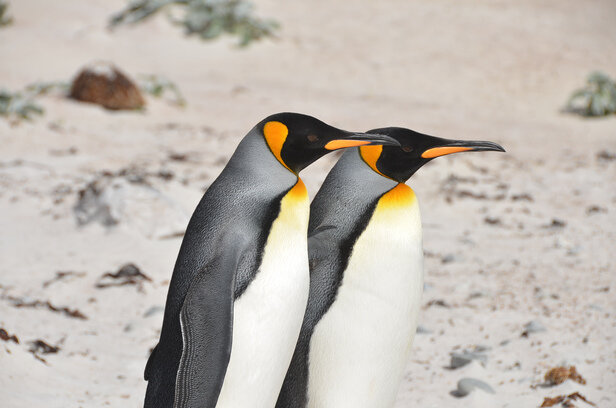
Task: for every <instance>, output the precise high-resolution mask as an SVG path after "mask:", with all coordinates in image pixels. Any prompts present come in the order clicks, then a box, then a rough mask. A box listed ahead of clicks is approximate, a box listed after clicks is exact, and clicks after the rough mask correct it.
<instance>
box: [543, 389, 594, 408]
mask: <svg viewBox="0 0 616 408" xmlns="http://www.w3.org/2000/svg"><path fill="white" fill-rule="evenodd" d="M578 399H580V400H582V401H584V402H585V403H587V404H589V405H592V406H593V407H594V406H596V405H595V404H594V403H593V402H590V401H588V400H587V399H586V398H585V397H584V396H583V395H582V394H580V393H579V392H574V393H573V394H569V395H557V396H556V397H545V398H544V399H543V403H542V404H541V406H540V408H546V407H553V406H554V405H556V404H560V403H562V404H563V405H562V406H563V407H564V408H568V407H575V405H573V402H572V401H577V400H578Z"/></svg>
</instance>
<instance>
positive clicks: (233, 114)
mask: <svg viewBox="0 0 616 408" xmlns="http://www.w3.org/2000/svg"><path fill="white" fill-rule="evenodd" d="M124 5H125V2H124V1H123V0H89V1H78V0H64V1H62V2H50V1H44V0H17V1H10V2H9V12H10V14H11V15H12V16H13V18H14V22H13V24H12V25H10V26H7V27H4V28H0V59H1V61H2V62H0V87H4V88H6V89H9V90H18V89H22V88H24V87H25V86H27V85H28V84H30V83H33V82H36V81H69V80H70V79H71V78H72V77H73V76H74V75H75V74H76V73H77V72H78V71H79V70H80V69H81V68H82V67H83V66H85V65H87V64H88V63H90V62H92V61H96V60H105V61H111V62H113V63H114V64H116V65H117V66H118V67H120V68H121V69H122V70H123V71H124V72H126V73H127V74H128V75H129V76H131V77H136V76H138V75H139V74H157V75H164V76H165V77H167V78H169V79H171V80H172V81H174V82H175V83H176V84H177V85H178V87H179V88H180V89H181V91H182V93H183V95H184V97H185V98H186V101H187V105H186V106H185V107H184V108H181V107H178V106H174V105H173V104H170V103H168V102H167V101H166V100H162V99H156V98H153V97H149V96H147V95H146V100H147V106H146V109H145V110H143V111H142V112H127V111H118V112H116V111H109V110H105V109H103V108H101V107H100V106H96V105H92V104H85V103H79V102H76V101H73V100H70V99H67V98H66V97H64V96H62V95H59V94H57V93H51V94H50V95H47V96H42V97H40V98H38V99H37V102H38V103H40V105H41V106H42V107H43V108H44V109H45V113H44V115H42V116H39V117H35V118H34V119H33V120H32V121H21V122H20V123H12V122H11V121H8V120H6V119H5V118H2V117H0V231H2V233H1V234H0V329H4V330H5V331H6V333H7V340H0V401H2V403H1V404H0V405H2V406H4V407H11V408H25V407H28V408H34V407H48V408H55V407H58V408H59V407H62V408H65V407H84V408H85V407H105V406H110V407H140V406H142V403H143V397H144V393H145V387H146V382H145V381H144V380H143V369H144V366H145V362H146V360H147V357H148V355H149V350H150V349H151V348H152V347H153V346H154V345H155V344H156V342H157V339H158V336H159V330H160V326H161V322H162V316H163V307H164V302H165V297H166V293H167V287H168V284H169V279H170V278H171V273H172V269H173V264H174V262H175V259H176V256H177V252H178V249H179V245H180V243H181V238H182V233H183V228H184V227H185V226H186V223H187V222H188V218H189V216H190V214H191V213H192V211H193V209H194V208H195V206H196V204H197V202H198V201H199V199H200V197H201V195H202V194H203V192H204V191H205V189H206V188H207V186H208V185H209V184H210V183H211V182H212V181H213V180H214V179H215V178H216V176H217V175H218V173H219V172H220V170H221V169H222V168H223V167H224V165H225V163H226V161H227V159H228V158H229V157H230V155H231V154H232V152H233V151H234V149H235V147H236V145H237V143H238V142H239V140H240V139H241V138H242V137H243V136H244V135H245V134H246V132H247V131H248V130H249V129H250V128H252V126H254V124H256V123H257V122H259V121H260V120H261V119H263V118H264V117H265V116H267V115H269V114H271V113H274V112H279V111H297V112H303V113H308V114H311V115H313V116H316V117H318V118H320V119H322V120H324V121H325V122H328V123H331V124H333V125H335V126H339V127H341V128H345V129H350V130H358V131H360V130H362V131H363V130H368V129H371V128H377V127H383V126H403V127H408V128H411V129H414V130H417V131H420V132H423V133H427V134H431V135H435V136H440V137H445V138H455V139H477V140H492V141H495V142H498V143H499V144H501V145H502V146H504V147H505V148H506V149H507V153H506V154H490V153H477V154H468V155H452V156H449V157H446V158H442V159H439V160H435V161H434V162H432V163H430V164H429V165H427V166H425V167H424V168H422V169H421V170H420V171H419V172H418V173H417V174H416V175H415V176H413V178H412V179H411V180H410V181H409V183H408V184H409V185H410V186H411V187H412V188H413V189H414V190H415V193H416V194H417V196H418V198H419V201H420V205H421V209H422V218H423V228H424V250H425V256H426V265H425V281H426V285H425V290H424V294H423V301H422V303H423V305H424V306H423V310H422V312H421V315H420V330H419V332H418V334H417V336H416V338H415V342H414V345H413V351H412V355H411V358H410V360H409V361H408V363H407V371H406V375H405V380H404V382H403V384H402V385H401V387H400V390H399V394H398V399H397V403H396V408H404V407H423V408H429V407H434V408H442V407H452V408H455V407H510V408H514V407H515V408H517V407H539V406H540V405H541V404H542V402H543V401H544V398H545V397H555V396H558V395H570V394H573V393H575V392H579V394H580V395H583V396H584V397H585V398H586V399H587V400H588V401H590V402H592V403H594V404H595V405H596V406H597V407H600V408H611V407H616V295H615V292H616V263H615V261H614V258H612V255H613V254H614V250H615V249H616V247H615V244H614V242H616V221H615V215H616V116H614V115H612V117H608V118H597V119H587V118H582V117H580V116H576V115H573V114H570V113H564V112H563V107H564V105H565V103H566V101H567V99H568V97H569V95H570V94H571V93H572V92H573V91H574V90H575V89H576V88H579V87H581V86H583V84H584V81H585V78H586V76H587V75H588V74H589V73H590V72H592V71H594V70H602V71H604V72H606V73H608V74H610V75H612V77H614V76H615V75H616V53H615V52H614V50H616V24H614V22H615V21H616V3H615V2H614V1H613V0H592V1H588V2H578V1H572V0H560V1H556V0H546V1H543V2H536V1H530V0H521V1H511V0H498V1H487V0H479V1H473V2H460V1H454V0H435V1H429V2H428V1H421V2H419V1H418V2H408V1H403V0H393V1H381V2H369V1H358V2H353V3H351V2H345V1H341V0H336V1H325V0H315V1H311V2H284V3H283V2H276V1H273V0H259V1H256V2H255V5H256V11H257V13H258V14H259V15H262V16H267V17H270V18H273V19H275V20H277V21H279V22H280V24H281V29H280V30H279V32H278V38H277V39H275V40H264V41H262V42H258V43H255V44H253V45H251V46H250V47H248V48H245V49H240V48H238V47H236V46H235V45H234V40H233V39H229V38H222V39H220V40H216V41H212V42H203V41H200V40H198V39H196V38H193V37H186V36H184V35H183V34H182V32H181V30H180V29H179V28H177V27H174V26H173V25H171V24H170V23H169V22H168V21H167V19H166V18H165V17H164V16H163V15H159V16H156V17H154V18H152V19H151V20H148V21H146V22H144V23H142V24H138V25H135V26H122V27H118V28H117V29H115V30H113V31H110V30H108V28H107V23H108V19H109V17H110V16H111V15H112V14H113V13H114V12H117V11H118V10H120V9H122V7H123V6H124ZM336 157H337V156H336V155H333V154H332V155H329V156H328V157H326V158H324V159H322V160H320V161H319V162H317V163H315V164H314V165H312V166H310V167H309V168H308V169H306V170H305V171H304V172H303V176H302V178H303V179H304V181H305V182H306V185H307V186H308V189H309V192H310V194H311V196H314V194H315V192H316V191H317V189H318V187H319V185H320V183H321V182H322V180H323V179H324V177H325V175H326V174H327V171H328V170H329V169H330V168H331V166H333V164H334V163H335V160H336ZM92 183H95V184H92ZM97 188H99V189H102V188H105V189H107V191H109V194H110V197H111V198H110V199H111V200H112V201H113V202H114V203H116V204H117V211H118V212H114V213H112V215H113V216H114V222H113V224H114V225H103V223H102V222H100V221H101V219H100V217H99V215H100V214H99V215H96V214H94V215H93V212H92V211H94V210H92V209H91V208H85V210H84V211H85V214H86V215H84V216H83V217H85V218H83V217H82V219H81V221H82V222H81V223H80V222H78V221H79V220H78V218H77V216H76V210H75V209H76V206H77V205H78V203H79V200H80V197H81V198H83V195H84V194H87V191H90V192H92V191H95V190H96V189H97ZM82 215H83V214H82ZM89 216H91V217H90V218H88V217H89ZM97 217H98V218H97ZM84 220H85V221H84ZM127 264H134V265H135V266H136V267H137V268H138V270H139V271H140V272H141V273H142V274H143V275H144V276H140V275H138V274H135V275H134V276H133V278H132V279H129V280H128V281H123V280H122V279H114V278H113V277H110V276H104V275H105V274H114V273H116V272H118V270H119V269H120V268H121V267H123V266H124V265H127ZM122 283H124V284H122ZM531 322H532V324H531V325H530V326H527V325H528V324H529V323H531ZM13 335H14V336H15V338H10V336H13ZM0 338H2V336H0ZM37 341H41V342H42V343H43V344H44V345H42V344H41V343H37ZM45 345H46V346H45ZM56 347H57V349H55V350H54V348H56ZM30 350H36V351H30ZM464 350H467V351H473V350H474V351H476V352H477V354H479V355H481V356H483V357H481V358H476V359H474V360H473V361H472V362H470V363H469V364H467V365H464V366H462V367H459V368H452V367H451V366H450V365H451V358H452V357H451V353H462V352H463V351H464ZM557 366H575V367H576V369H577V372H578V373H579V374H580V375H581V376H582V377H583V378H584V379H585V384H581V383H578V382H575V381H572V380H568V381H565V382H564V383H562V384H560V385H555V386H548V385H547V384H545V383H544V375H545V374H546V372H547V371H548V370H549V369H550V368H553V367H557ZM465 377H470V378H475V379H478V380H481V381H484V382H485V383H487V384H489V386H490V387H491V388H492V389H493V391H494V393H489V392H485V391H482V390H476V391H474V392H472V393H471V394H470V395H468V396H465V397H459V396H456V395H454V394H455V393H454V392H453V391H454V390H456V387H457V383H458V381H459V380H461V379H462V378H465ZM573 404H575V405H574V406H576V407H590V406H591V405H589V404H588V403H586V402H584V401H583V400H581V399H578V400H576V401H575V402H573ZM555 406H558V407H560V406H565V405H562V404H558V405H555Z"/></svg>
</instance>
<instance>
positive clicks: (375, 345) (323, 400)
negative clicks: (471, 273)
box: [276, 128, 502, 408]
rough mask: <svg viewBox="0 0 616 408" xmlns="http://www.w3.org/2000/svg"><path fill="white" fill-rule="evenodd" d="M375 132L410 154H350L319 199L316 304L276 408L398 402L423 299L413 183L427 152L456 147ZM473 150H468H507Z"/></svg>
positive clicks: (369, 407)
mask: <svg viewBox="0 0 616 408" xmlns="http://www.w3.org/2000/svg"><path fill="white" fill-rule="evenodd" d="M374 132H376V133H380V134H386V135H390V136H392V137H395V138H396V139H397V140H398V141H400V142H401V145H402V148H405V149H406V150H401V148H399V147H382V148H381V147H379V146H374V147H371V146H366V147H360V148H357V149H353V150H348V151H346V152H345V153H344V154H343V155H342V157H341V159H340V160H339V161H338V163H337V164H336V165H335V166H334V168H333V169H332V170H331V172H330V173H329V174H328V176H327V178H326V179H325V181H324V183H323V186H322V187H321V189H320V190H319V192H318V193H317V195H316V196H315V199H314V200H313V202H312V204H311V217H310V223H309V240H308V244H309V262H310V273H311V275H310V295H309V299H308V306H307V310H306V314H305V317H304V322H303V324H302V328H301V333H300V337H299V339H298V344H297V346H296V349H295V352H294V355H293V359H292V362H291V365H290V367H289V370H288V372H287V376H286V378H285V381H284V384H283V387H282V389H281V392H280V396H279V398H278V401H277V405H276V407H277V408H291V407H293V408H299V407H311V408H317V407H318V408H345V407H354V408H383V407H391V406H393V404H394V402H395V399H396V394H397V391H398V387H399V384H400V382H401V380H402V377H403V374H404V368H405V365H406V362H407V360H408V357H409V353H410V349H411V345H412V341H413V338H414V335H415V330H416V327H417V319H418V314H419V309H420V304H421V293H422V289H423V249H422V233H421V219H420V212H419V205H418V202H417V198H416V197H415V194H414V192H413V190H412V189H411V188H410V187H409V186H407V185H406V184H405V183H404V182H405V181H406V179H408V178H409V177H410V176H411V175H412V174H413V173H414V172H415V171H416V170H417V169H418V168H419V167H421V165H423V164H425V163H426V162H427V161H429V160H430V159H431V158H432V157H430V158H425V157H422V154H423V152H426V151H429V150H430V149H432V148H435V149H436V148H442V147H447V148H448V149H449V150H439V151H435V150H433V151H432V152H431V153H432V154H435V155H434V156H433V157H437V156H438V155H442V154H448V153H445V152H449V153H453V152H454V151H453V150H455V149H453V148H454V147H457V146H456V145H455V143H454V142H456V141H447V140H445V139H438V138H432V137H430V136H426V135H421V134H417V133H415V132H412V131H410V130H408V129H401V128H387V129H378V130H375V131H374ZM452 143H454V145H452ZM466 143H467V145H466V147H464V149H466V150H470V147H469V146H473V147H472V148H473V149H475V150H498V149H502V148H500V146H498V149H497V148H496V147H495V146H497V145H494V144H490V145H486V146H483V148H482V147H481V146H482V145H480V143H482V142H466ZM470 143H474V145H471V144H470ZM478 146H479V147H478ZM467 147H469V148H468V149H467ZM457 151H464V150H457ZM437 153H442V154H437Z"/></svg>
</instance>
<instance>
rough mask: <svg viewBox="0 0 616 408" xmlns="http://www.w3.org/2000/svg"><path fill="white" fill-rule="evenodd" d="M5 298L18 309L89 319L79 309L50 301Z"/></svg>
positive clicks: (13, 297)
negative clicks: (45, 311)
mask: <svg viewBox="0 0 616 408" xmlns="http://www.w3.org/2000/svg"><path fill="white" fill-rule="evenodd" d="M3 298H5V299H7V300H8V301H10V302H11V303H12V304H13V306H14V307H17V308H22V307H25V308H35V309H40V308H46V309H48V310H50V311H52V312H56V313H61V314H63V315H65V316H67V317H72V318H75V319H81V320H87V319H88V318H87V317H86V316H85V315H84V314H83V313H81V312H80V311H79V310H78V309H70V308H69V307H67V306H55V305H53V304H52V303H51V302H50V301H48V300H46V301H42V300H36V299H34V300H30V299H24V298H18V297H15V296H3Z"/></svg>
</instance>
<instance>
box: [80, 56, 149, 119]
mask: <svg viewBox="0 0 616 408" xmlns="http://www.w3.org/2000/svg"><path fill="white" fill-rule="evenodd" d="M69 97H70V98H72V99H75V100H78V101H82V102H90V103H95V104H97V105H101V106H103V107H105V108H107V109H112V110H132V109H139V108H142V107H143V106H144V105H145V100H144V99H143V96H142V95H141V91H139V88H138V87H137V86H136V85H135V83H134V82H133V81H132V80H131V79H130V78H128V77H127V76H126V75H125V74H124V73H123V72H121V71H120V70H119V69H118V68H117V67H116V66H114V65H113V64H110V63H107V62H96V63H94V64H91V65H89V66H87V67H85V68H84V69H82V70H81V71H80V72H79V74H78V75H77V77H76V78H75V80H74V81H73V84H72V85H71V90H70V93H69Z"/></svg>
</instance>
